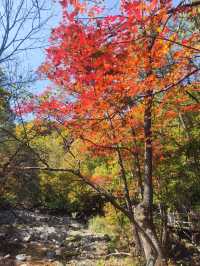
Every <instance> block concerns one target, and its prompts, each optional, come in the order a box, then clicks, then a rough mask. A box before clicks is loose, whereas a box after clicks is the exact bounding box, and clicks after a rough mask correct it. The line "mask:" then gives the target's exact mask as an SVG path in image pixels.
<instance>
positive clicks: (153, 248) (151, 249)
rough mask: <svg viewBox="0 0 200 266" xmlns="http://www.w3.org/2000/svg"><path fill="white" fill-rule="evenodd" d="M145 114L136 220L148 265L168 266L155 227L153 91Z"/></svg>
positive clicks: (148, 93)
mask: <svg viewBox="0 0 200 266" xmlns="http://www.w3.org/2000/svg"><path fill="white" fill-rule="evenodd" d="M147 95H148V96H147V97H146V99H145V112H144V137H145V151H144V192H143V193H144V194H143V200H142V202H141V203H140V204H139V205H138V206H137V207H136V209H135V219H136V221H137V223H138V225H139V226H140V227H141V228H142V230H144V232H139V236H140V240H141V244H142V247H143V250H144V254H145V259H146V263H147V264H146V265H149V266H150V265H152V266H153V265H157V266H161V265H162V266H163V265H166V262H165V259H164V256H163V252H162V248H161V245H160V243H159V241H158V238H157V236H156V232H155V230H154V226H153V215H152V207H153V185H152V161H153V156H152V133H151V127H152V122H151V120H152V98H153V96H152V91H150V90H149V91H148V92H147Z"/></svg>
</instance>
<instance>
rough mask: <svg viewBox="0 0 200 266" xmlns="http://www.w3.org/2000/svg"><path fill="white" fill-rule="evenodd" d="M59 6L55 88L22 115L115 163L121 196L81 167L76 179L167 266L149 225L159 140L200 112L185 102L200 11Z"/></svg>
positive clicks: (47, 67)
mask: <svg viewBox="0 0 200 266" xmlns="http://www.w3.org/2000/svg"><path fill="white" fill-rule="evenodd" d="M60 3H61V5H62V10H63V18H62V21H61V22H60V25H59V26H58V27H57V28H55V29H53V30H52V34H51V38H50V43H51V44H50V47H49V48H48V49H47V50H46V53H47V57H46V62H45V63H44V64H43V65H42V66H41V68H40V72H41V73H42V74H43V75H45V76H46V77H48V79H50V80H51V81H52V82H53V84H52V85H51V86H50V87H49V88H48V89H47V90H46V91H44V92H43V93H42V94H41V95H40V97H39V98H38V99H36V100H35V101H32V102H31V104H29V105H28V106H25V107H24V111H25V112H27V110H28V111H32V110H33V111H34V112H35V113H36V115H37V117H38V118H39V119H40V118H41V117H42V118H48V119H51V120H53V121H56V122H57V124H58V126H60V127H65V128H66V127H67V128H68V130H70V132H71V134H72V136H73V137H74V139H80V140H81V141H82V142H83V143H84V147H83V148H82V151H83V152H87V153H88V154H90V155H92V156H97V157H98V156H103V157H104V158H106V157H107V158H108V157H109V158H115V160H116V162H117V164H118V166H119V171H118V174H117V175H116V176H117V178H118V179H119V180H120V182H121V184H122V187H123V189H121V190H118V191H116V192H112V193H111V192H109V191H108V190H106V183H112V178H108V179H107V180H105V177H104V178H101V176H93V177H90V176H87V175H86V174H85V173H84V171H82V169H81V165H80V164H79V168H78V170H77V171H74V170H70V171H71V172H73V173H75V174H76V175H78V176H79V177H80V178H82V179H83V180H85V182H86V183H87V184H89V185H90V186H92V187H93V188H94V189H96V190H97V191H99V192H100V193H101V194H103V195H104V196H105V197H106V198H107V199H108V200H109V201H110V202H111V203H112V204H113V205H114V206H115V207H116V208H117V209H119V210H120V211H122V212H123V213H124V214H125V215H126V216H127V217H128V218H129V220H130V221H131V223H132V224H133V231H134V238H135V240H136V245H137V247H138V248H139V250H143V251H144V254H145V258H146V261H147V262H148V263H150V261H151V260H153V263H156V265H164V264H165V263H166V261H165V256H164V254H163V250H162V246H161V244H160V242H159V240H158V237H157V234H156V232H155V228H154V224H153V161H156V160H162V157H163V154H162V143H161V142H159V139H158V138H157V137H156V133H155V134H154V132H157V131H159V128H162V127H164V126H165V125H166V124H169V123H170V121H171V120H172V119H173V118H174V117H176V116H177V114H178V113H183V112H187V111H197V110H198V108H199V102H198V101H188V99H189V98H190V97H191V95H192V96H193V94H194V92H195V91H198V85H199V80H198V74H199V61H198V60H199V59H198V56H199V55H198V54H199V52H200V47H199V43H198V40H199V32H198V30H197V29H196V31H195V30H193V31H190V30H189V25H190V24H191V23H192V22H191V20H190V18H191V16H192V15H194V14H195V12H198V10H197V9H196V8H195V6H196V5H198V4H199V3H198V2H196V3H195V4H185V5H183V4H182V3H180V4H179V5H178V6H177V7H173V5H172V1H170V0H164V1H159V0H153V1H131V0H130V1H126V0H121V1H120V7H119V10H118V13H119V14H117V15H107V14H106V13H105V10H106V9H105V7H104V3H99V2H95V1H94V2H92V3H91V2H90V1H89V2H87V1H83V2H82V1H80V2H79V1H78V0H74V1H72V0H71V1H67V0H66V1H64V0H63V1H60ZM193 97H194V96H193ZM175 110H178V112H177V111H175ZM130 173H131V175H130ZM133 187H136V188H137V192H134V193H133V192H132V190H134V188H133ZM121 198H123V204H122V201H121Z"/></svg>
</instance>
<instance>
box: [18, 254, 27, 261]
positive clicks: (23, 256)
mask: <svg viewBox="0 0 200 266" xmlns="http://www.w3.org/2000/svg"><path fill="white" fill-rule="evenodd" d="M26 259H27V256H26V254H19V255H17V256H16V260H19V261H25V260H26Z"/></svg>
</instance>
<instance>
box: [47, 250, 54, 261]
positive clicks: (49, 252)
mask: <svg viewBox="0 0 200 266" xmlns="http://www.w3.org/2000/svg"><path fill="white" fill-rule="evenodd" d="M46 255H47V258H48V259H50V260H52V259H55V257H56V253H55V251H52V250H49V251H47V254H46Z"/></svg>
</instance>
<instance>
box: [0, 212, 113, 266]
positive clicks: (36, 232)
mask: <svg viewBox="0 0 200 266" xmlns="http://www.w3.org/2000/svg"><path fill="white" fill-rule="evenodd" d="M108 242H109V237H108V236H107V235H99V234H94V233H92V232H90V231H89V229H88V228H87V227H86V226H84V225H83V224H81V223H79V222H77V221H76V220H74V219H72V218H70V217H68V216H53V215H49V214H41V213H39V212H37V211H35V212H31V211H25V210H15V211H12V210H4V211H1V212H0V265H2V266H6V265H10V266H11V265H19V266H30V265H38V266H39V265H46V266H48V265H55V266H63V265H76V266H82V265H87V266H94V265H96V262H97V261H98V260H99V259H102V258H105V257H107V256H109V248H108Z"/></svg>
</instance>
